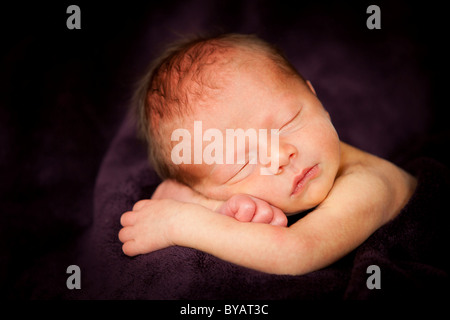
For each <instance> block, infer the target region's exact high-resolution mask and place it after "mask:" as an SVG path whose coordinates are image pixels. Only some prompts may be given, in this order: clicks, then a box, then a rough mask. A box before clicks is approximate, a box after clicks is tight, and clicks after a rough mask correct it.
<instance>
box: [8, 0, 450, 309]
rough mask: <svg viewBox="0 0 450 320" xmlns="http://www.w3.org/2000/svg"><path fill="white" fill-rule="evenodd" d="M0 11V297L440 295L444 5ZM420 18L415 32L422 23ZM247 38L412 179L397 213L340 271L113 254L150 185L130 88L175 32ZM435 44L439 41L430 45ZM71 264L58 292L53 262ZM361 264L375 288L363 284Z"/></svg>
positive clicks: (360, 142) (166, 254) (16, 7)
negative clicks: (76, 276) (375, 18)
mask: <svg viewBox="0 0 450 320" xmlns="http://www.w3.org/2000/svg"><path fill="white" fill-rule="evenodd" d="M69 4H72V3H65V2H64V1H60V2H58V4H44V3H41V2H36V1H34V2H32V1H30V2H29V3H26V4H24V3H23V2H22V1H21V2H15V3H14V2H10V3H8V4H3V5H2V10H3V11H2V12H5V14H4V16H3V18H2V19H1V21H0V27H1V30H3V31H7V32H4V33H3V34H2V40H1V41H2V48H5V49H4V50H1V53H0V54H1V56H0V58H1V59H0V146H1V148H0V177H1V181H2V182H1V184H0V197H1V198H0V200H1V202H2V213H1V218H2V220H1V222H0V229H1V230H0V237H1V238H0V252H1V255H0V258H1V260H0V287H1V288H2V290H1V293H0V295H1V296H2V297H3V296H4V297H6V298H10V299H11V298H12V299H58V298H59V299H61V298H69V299H91V298H92V299H221V298H230V299H231V298H235V299H286V298H292V299H339V300H340V299H373V298H375V299H377V298H384V299H397V298H434V297H436V298H444V297H448V294H443V293H442V292H443V291H444V290H447V288H448V286H449V279H448V276H449V265H448V263H447V262H446V260H448V259H446V256H447V255H448V231H447V230H448V225H449V224H448V223H449V213H450V212H449V211H450V210H449V207H448V201H446V200H447V199H448V194H449V192H450V185H449V164H450V157H449V153H448V152H447V149H448V146H449V145H450V143H449V142H450V130H449V128H448V124H447V122H448V117H446V116H445V109H446V108H447V105H448V102H445V103H442V101H448V97H447V92H448V90H447V88H446V87H445V85H446V82H445V81H442V79H441V78H439V75H440V74H441V73H442V66H443V62H444V61H447V60H448V59H447V57H446V56H444V54H443V53H444V52H445V50H443V49H442V48H441V42H440V41H436V40H435V39H440V37H439V32H442V30H443V27H445V23H446V22H445V21H446V19H445V18H446V17H445V11H444V10H440V11H439V10H436V7H434V6H432V5H430V6H426V5H422V4H420V5H417V6H415V5H412V4H407V3H406V2H402V1H399V2H397V1H396V2H395V4H394V3H392V2H390V3H384V2H383V3H382V4H380V7H381V12H382V14H381V19H382V21H381V30H368V29H367V27H366V19H367V18H368V14H367V13H366V9H367V6H366V5H365V4H364V2H358V4H357V5H354V4H346V3H342V1H338V2H335V3H333V2H331V1H325V0H324V1H317V2H316V1H314V2H311V1H309V2H304V3H299V4H300V6H298V7H297V6H296V8H295V10H293V8H292V7H291V4H289V2H284V1H270V0H261V1H251V0H249V1H209V0H187V1H177V0H167V1H161V2H158V3H155V2H153V1H148V2H147V1H144V2H138V3H133V4H131V3H130V4H128V3H126V4H120V5H116V4H111V3H108V5H104V4H95V3H93V2H90V3H86V2H83V3H82V4H80V8H81V19H82V20H81V29H80V30H68V29H67V28H66V19H67V17H68V15H67V14H66V9H67V6H68V5H69ZM418 21H420V22H421V24H420V27H419V25H418V24H417V22H418ZM218 30H221V31H224V32H239V33H256V34H258V35H259V36H261V37H262V38H264V39H266V40H267V41H269V42H273V43H275V44H276V45H278V46H279V47H280V48H281V49H282V50H283V51H284V52H285V53H286V55H287V57H288V59H289V60H290V61H291V62H292V63H293V65H294V66H296V67H297V68H298V69H299V71H300V72H301V73H302V74H303V75H304V76H305V77H306V78H307V79H309V80H311V82H312V84H313V85H314V88H315V89H316V92H317V94H318V97H319V99H320V100H321V101H322V103H323V105H324V106H325V108H326V109H327V110H328V111H329V113H330V115H331V118H332V120H333V123H334V125H335V127H336V129H337V131H338V133H339V135H340V138H341V139H342V140H343V141H345V142H347V143H349V144H352V145H354V146H356V147H359V148H361V149H363V150H366V151H368V152H371V153H373V154H376V155H378V156H381V157H384V158H386V159H388V160H390V161H393V162H395V163H396V164H398V165H401V166H402V167H404V168H406V169H407V170H410V172H411V173H413V174H415V175H416V176H417V177H418V179H419V186H418V188H417V190H416V193H415V194H414V196H413V198H412V199H411V201H410V202H409V203H408V205H407V206H406V207H405V208H404V210H403V211H402V213H401V214H400V215H399V216H398V217H397V218H396V219H395V220H394V221H392V222H391V223H389V224H388V225H386V226H384V227H382V228H381V229H379V230H378V231H377V232H376V233H375V234H373V235H372V236H371V237H370V238H369V239H368V240H367V241H366V242H365V243H364V244H362V245H361V246H360V247H358V248H357V249H356V250H354V251H353V252H351V253H350V254H349V255H347V256H346V257H344V258H343V259H341V260H340V261H338V262H337V263H335V264H333V265H331V266H329V267H327V268H325V269H323V270H319V271H317V272H313V273H311V274H308V275H304V276H276V275H270V274H265V273H261V272H256V271H253V270H248V269H245V268H241V267H238V266H235V265H232V264H230V263H227V262H224V261H221V260H219V259H217V258H215V257H213V256H211V255H208V254H205V253H203V252H199V251H196V250H193V249H189V248H181V247H171V248H167V249H164V250H160V251H157V252H154V253H151V254H147V255H142V256H138V257H135V258H129V257H126V256H125V255H124V254H123V253H122V251H121V243H120V242H119V240H118V238H117V233H118V231H119V229H120V225H119V217H120V215H121V214H122V213H123V212H124V211H127V210H129V209H130V208H131V207H132V206H133V204H134V203H135V201H137V200H139V199H142V198H148V197H150V196H151V194H152V192H153V190H154V189H155V187H156V186H157V184H158V183H159V180H158V178H157V176H156V175H155V173H154V172H153V171H152V169H151V168H150V167H149V166H148V164H147V162H146V154H145V147H144V146H143V145H142V143H141V142H139V141H138V140H137V139H136V137H135V132H134V130H135V129H134V124H133V122H132V121H131V120H130V118H128V117H127V114H128V109H129V103H128V100H129V96H130V95H131V92H132V87H133V83H134V81H136V79H137V78H138V76H139V75H141V74H142V73H143V70H144V69H145V66H146V65H147V63H148V62H149V61H150V60H151V59H152V58H154V57H156V56H157V53H158V51H159V50H160V48H161V47H162V46H163V45H164V44H165V43H167V42H169V41H171V40H173V39H175V38H177V36H176V35H177V34H189V33H196V32H200V33H201V32H209V31H218ZM430 34H434V35H437V37H430V36H429V35H430ZM70 265H77V266H79V267H80V270H81V289H80V290H69V289H68V287H67V286H66V280H67V278H68V277H69V274H68V273H66V269H67V267H68V266H70ZM370 265H376V266H378V267H379V270H380V284H381V289H372V290H371V289H368V287H367V280H368V278H369V277H370V276H371V274H370V273H367V272H368V267H369V266H370Z"/></svg>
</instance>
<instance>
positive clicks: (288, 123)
mask: <svg viewBox="0 0 450 320" xmlns="http://www.w3.org/2000/svg"><path fill="white" fill-rule="evenodd" d="M300 111H301V110H299V111H298V112H297V113H296V114H295V116H294V117H292V119H291V120H289V121H288V122H286V123H285V124H284V125H283V126H281V128H280V129H279V131H280V132H281V129H283V128H286V127H287V126H289V125H290V124H291V123H292V122H294V120H295V119H297V117H298V115H299V114H300Z"/></svg>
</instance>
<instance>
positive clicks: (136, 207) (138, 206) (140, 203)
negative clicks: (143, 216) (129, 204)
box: [133, 199, 151, 211]
mask: <svg viewBox="0 0 450 320" xmlns="http://www.w3.org/2000/svg"><path fill="white" fill-rule="evenodd" d="M150 201H151V200H148V199H144V200H139V201H138V202H136V203H135V204H134V206H133V211H138V210H141V209H142V207H144V206H145V205H147V204H148V203H149V202H150Z"/></svg>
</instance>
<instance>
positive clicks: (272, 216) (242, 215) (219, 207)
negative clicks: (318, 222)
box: [152, 179, 287, 227]
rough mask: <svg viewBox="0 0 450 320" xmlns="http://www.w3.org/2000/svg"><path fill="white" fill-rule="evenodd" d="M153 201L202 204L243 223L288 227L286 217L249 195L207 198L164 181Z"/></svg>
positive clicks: (274, 208)
mask: <svg viewBox="0 0 450 320" xmlns="http://www.w3.org/2000/svg"><path fill="white" fill-rule="evenodd" d="M152 199H174V200H178V201H182V202H191V203H196V204H200V205H202V206H204V207H206V208H208V209H211V210H212V211H215V212H218V213H220V214H224V215H227V216H230V217H233V218H235V219H237V220H239V221H241V222H259V223H269V224H273V225H278V226H284V227H285V226H286V225H287V218H286V215H285V214H284V213H283V211H281V210H280V209H278V208H276V207H274V206H272V205H270V204H269V203H267V202H266V201H264V200H261V199H258V198H255V197H252V196H250V195H247V194H236V195H233V196H232V197H231V198H230V199H228V200H227V201H219V200H215V199H211V198H207V197H205V196H203V195H202V194H200V193H198V192H196V191H194V190H193V189H191V188H189V187H188V186H186V185H184V184H181V183H179V182H177V181H175V180H172V179H168V180H164V181H163V182H162V183H161V184H160V185H159V186H158V188H156V190H155V192H154V193H153V195H152Z"/></svg>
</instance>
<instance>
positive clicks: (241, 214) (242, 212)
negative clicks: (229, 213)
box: [234, 197, 256, 222]
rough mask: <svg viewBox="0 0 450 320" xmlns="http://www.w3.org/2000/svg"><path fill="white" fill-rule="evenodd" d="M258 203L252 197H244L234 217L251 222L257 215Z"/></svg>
mask: <svg viewBox="0 0 450 320" xmlns="http://www.w3.org/2000/svg"><path fill="white" fill-rule="evenodd" d="M255 212H256V203H255V202H254V201H253V200H252V199H250V198H248V197H247V198H242V199H241V200H240V202H239V208H238V211H237V212H236V214H235V215H234V218H235V219H236V220H239V221H241V222H250V221H252V219H253V218H254V216H255Z"/></svg>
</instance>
